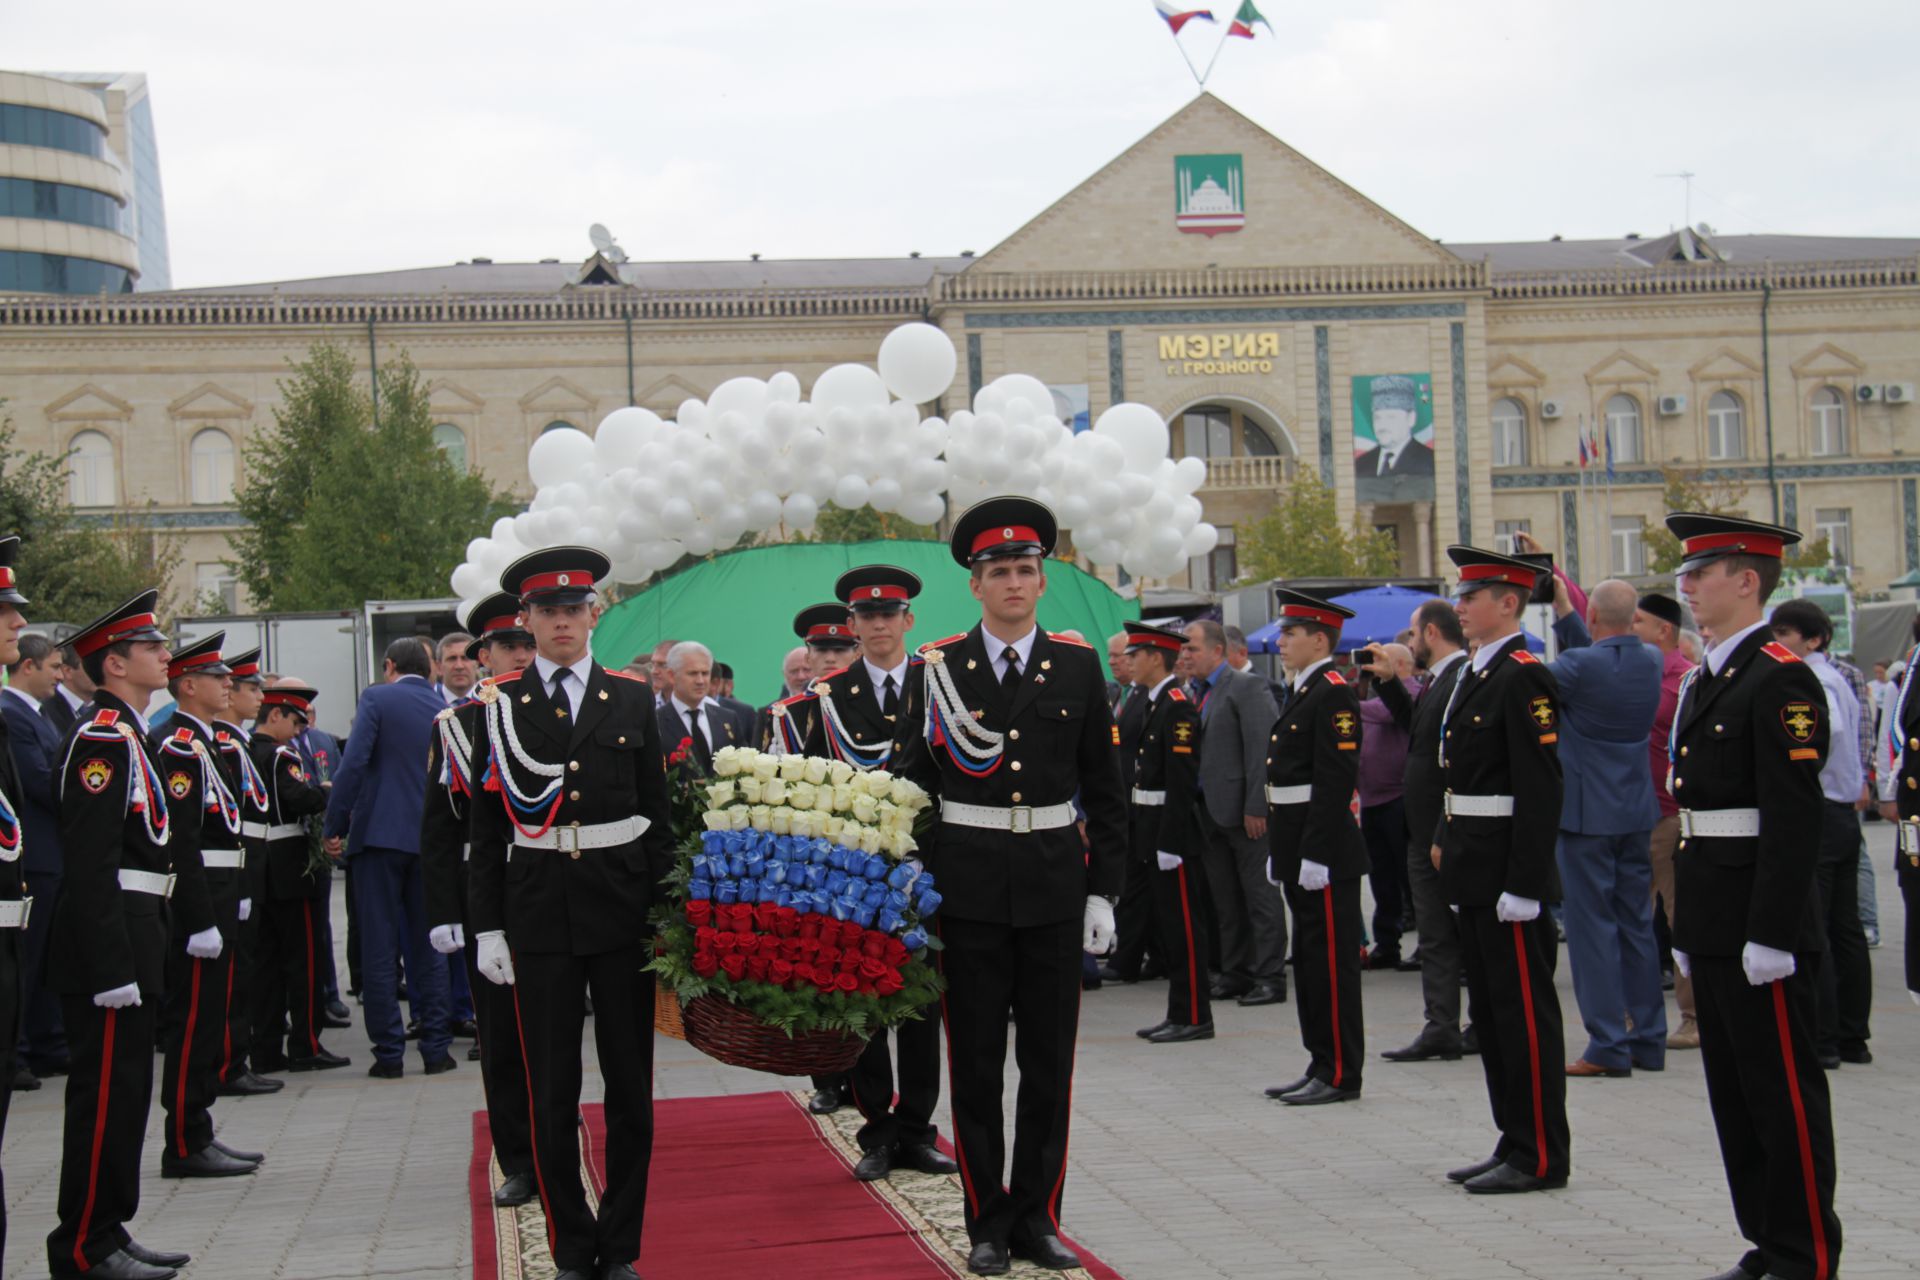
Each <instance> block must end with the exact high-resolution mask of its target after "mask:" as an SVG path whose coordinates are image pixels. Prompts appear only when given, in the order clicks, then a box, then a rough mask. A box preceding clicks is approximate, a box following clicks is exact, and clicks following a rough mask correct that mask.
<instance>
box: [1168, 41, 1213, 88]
mask: <svg viewBox="0 0 1920 1280" xmlns="http://www.w3.org/2000/svg"><path fill="white" fill-rule="evenodd" d="M1173 47H1174V48H1176V49H1178V50H1179V51H1180V57H1181V60H1182V61H1184V62H1185V63H1186V64H1187V74H1188V75H1190V76H1192V77H1193V83H1194V84H1195V85H1196V86H1197V87H1199V88H1201V89H1205V88H1206V87H1207V82H1206V80H1204V79H1203V78H1202V77H1201V75H1200V71H1199V69H1198V68H1197V67H1195V66H1194V65H1193V59H1192V58H1190V57H1188V56H1187V47H1186V46H1185V45H1183V44H1181V43H1180V36H1179V34H1178V33H1175V35H1174V37H1173ZM1207 69H1208V70H1209V71H1211V70H1212V69H1213V68H1211V67H1209V68H1207Z"/></svg>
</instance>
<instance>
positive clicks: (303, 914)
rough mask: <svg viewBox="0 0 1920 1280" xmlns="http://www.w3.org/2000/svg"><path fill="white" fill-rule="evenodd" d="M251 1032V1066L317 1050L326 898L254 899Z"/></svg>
mask: <svg viewBox="0 0 1920 1280" xmlns="http://www.w3.org/2000/svg"><path fill="white" fill-rule="evenodd" d="M254 910H255V912H256V914H258V915H259V917H260V932H259V934H258V936H257V937H256V938H255V941H254V968H253V990H252V992H251V994H250V998H251V1000H252V1003H253V1016H252V1022H253V1027H252V1034H253V1050H252V1052H253V1062H254V1069H255V1070H261V1069H267V1070H280V1069H281V1066H282V1062H283V1060H284V1059H287V1058H311V1057H312V1056H313V1055H314V1054H315V1053H317V1052H319V1048H320V1030H321V1027H322V1025H323V1021H322V1020H323V1018H324V1017H325V1010H326V996H325V994H324V993H323V986H324V984H325V982H326V975H327V967H326V947H327V938H328V936H329V935H328V933H327V930H326V923H327V922H326V913H327V901H326V899H318V900H315V899H311V898H295V899H290V900H289V899H283V900H280V901H275V902H268V903H266V904H265V909H264V910H262V909H261V903H259V902H258V901H255V903H254Z"/></svg>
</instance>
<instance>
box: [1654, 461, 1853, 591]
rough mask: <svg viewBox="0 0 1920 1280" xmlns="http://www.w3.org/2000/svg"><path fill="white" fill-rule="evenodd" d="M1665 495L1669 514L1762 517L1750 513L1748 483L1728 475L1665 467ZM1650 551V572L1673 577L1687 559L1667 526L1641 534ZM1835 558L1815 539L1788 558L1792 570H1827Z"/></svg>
mask: <svg viewBox="0 0 1920 1280" xmlns="http://www.w3.org/2000/svg"><path fill="white" fill-rule="evenodd" d="M1660 476H1661V479H1662V481H1663V483H1664V489H1665V492H1664V494H1663V497H1662V501H1663V502H1665V504H1666V507H1665V509H1666V510H1668V511H1699V512H1704V513H1705V514H1707V515H1714V516H1740V517H1743V518H1745V519H1748V520H1759V519H1762V518H1763V517H1761V516H1757V515H1753V514H1751V513H1750V512H1749V511H1748V510H1747V486H1746V482H1745V481H1743V480H1740V479H1738V478H1737V477H1732V476H1727V475H1725V474H1721V473H1716V472H1708V471H1696V470H1683V469H1682V468H1679V467H1663V468H1661V471H1660ZM1641 536H1642V537H1643V538H1644V539H1645V545H1646V548H1647V572H1648V573H1658V574H1671V573H1673V572H1674V571H1675V570H1676V569H1678V568H1679V567H1680V562H1681V561H1682V560H1683V559H1685V558H1686V557H1685V556H1683V555H1682V554H1681V552H1680V539H1678V538H1676V537H1674V536H1673V535H1672V534H1671V533H1669V532H1667V527H1666V525H1664V524H1660V525H1651V524H1650V525H1647V526H1645V527H1644V528H1643V529H1642V531H1641ZM1832 558H1833V553H1832V550H1831V548H1829V547H1828V546H1827V540H1826V539H1825V538H1815V539H1813V540H1812V541H1810V542H1802V543H1801V544H1800V545H1799V546H1797V547H1794V548H1792V549H1791V550H1790V551H1789V553H1788V554H1787V556H1786V566H1787V568H1789V569H1824V568H1826V567H1827V562H1828V561H1829V560H1831V559H1832Z"/></svg>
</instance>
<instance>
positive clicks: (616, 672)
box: [513, 667, 647, 684]
mask: <svg viewBox="0 0 1920 1280" xmlns="http://www.w3.org/2000/svg"><path fill="white" fill-rule="evenodd" d="M601 670H603V671H605V672H606V673H607V674H608V675H610V676H615V677H618V678H619V679H621V680H631V681H633V682H634V683H635V684H646V683H647V682H646V681H645V680H642V679H641V678H640V677H639V676H637V675H635V674H633V672H631V671H627V670H624V669H616V668H613V667H602V668H601ZM513 674H514V675H516V676H517V675H519V674H520V673H519V672H518V671H516V672H514V673H513Z"/></svg>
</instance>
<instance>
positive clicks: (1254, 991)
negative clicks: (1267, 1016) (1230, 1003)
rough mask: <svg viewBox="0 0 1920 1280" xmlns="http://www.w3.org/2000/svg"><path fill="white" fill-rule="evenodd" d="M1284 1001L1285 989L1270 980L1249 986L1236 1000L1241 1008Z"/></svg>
mask: <svg viewBox="0 0 1920 1280" xmlns="http://www.w3.org/2000/svg"><path fill="white" fill-rule="evenodd" d="M1286 1002H1287V989H1286V988H1285V987H1284V986H1279V985H1277V984H1275V983H1271V982H1262V983H1261V984H1260V985H1258V986H1256V987H1253V988H1250V989H1249V990H1247V991H1246V992H1245V993H1243V994H1242V995H1241V996H1240V998H1239V999H1238V1000H1237V1001H1236V1003H1237V1004H1239V1006H1240V1007H1241V1008H1242V1009H1251V1008H1253V1007H1254V1006H1255V1005H1262V1004H1285V1003H1286Z"/></svg>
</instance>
